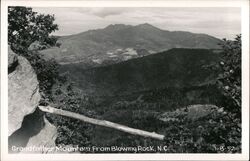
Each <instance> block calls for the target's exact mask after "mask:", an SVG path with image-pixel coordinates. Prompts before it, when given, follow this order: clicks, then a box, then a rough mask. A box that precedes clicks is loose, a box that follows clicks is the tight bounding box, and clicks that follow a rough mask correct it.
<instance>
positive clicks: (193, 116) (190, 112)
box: [159, 104, 221, 122]
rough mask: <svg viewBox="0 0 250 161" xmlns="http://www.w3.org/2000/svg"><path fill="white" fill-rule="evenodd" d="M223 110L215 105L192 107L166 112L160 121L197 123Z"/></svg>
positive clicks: (160, 117)
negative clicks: (189, 121)
mask: <svg viewBox="0 0 250 161" xmlns="http://www.w3.org/2000/svg"><path fill="white" fill-rule="evenodd" d="M220 110H221V109H219V107H217V106H215V105H199V104H198V105H190V106H187V107H185V108H180V109H176V110H175V111H171V112H165V113H163V114H161V115H160V116H159V119H160V120H162V121H164V122H168V121H177V122H178V121H179V118H182V119H184V118H186V119H187V120H192V121H196V120H198V119H199V118H202V117H205V116H207V115H209V114H211V113H213V112H220Z"/></svg>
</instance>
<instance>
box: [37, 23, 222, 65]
mask: <svg viewBox="0 0 250 161" xmlns="http://www.w3.org/2000/svg"><path fill="white" fill-rule="evenodd" d="M58 42H59V43H61V47H60V48H57V47H54V48H50V49H46V50H43V51H41V53H42V54H44V55H45V57H46V58H55V59H56V60H57V61H58V62H59V63H61V64H71V63H79V62H83V63H84V64H85V65H86V66H100V65H105V64H115V63H118V62H121V61H125V60H129V59H132V58H137V57H142V56H146V55H150V54H152V53H157V52H161V51H165V50H168V49H171V48H204V49H218V48H220V47H219V46H218V43H220V42H221V40H219V39H217V38H215V37H212V36H209V35H206V34H195V33H191V32H185V31H167V30H162V29H159V28H157V27H155V26H152V25H150V24H148V23H145V24H140V25H136V26H132V25H124V24H114V25H109V26H107V27H105V28H103V29H97V30H89V31H86V32H82V33H79V34H75V35H70V36H62V37H60V38H59V40H58Z"/></svg>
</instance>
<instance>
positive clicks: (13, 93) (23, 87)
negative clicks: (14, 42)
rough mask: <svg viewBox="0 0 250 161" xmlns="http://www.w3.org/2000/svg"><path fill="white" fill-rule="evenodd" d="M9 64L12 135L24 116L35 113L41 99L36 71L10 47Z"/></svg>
mask: <svg viewBox="0 0 250 161" xmlns="http://www.w3.org/2000/svg"><path fill="white" fill-rule="evenodd" d="M8 58H9V61H8V63H9V65H8V70H9V72H8V73H9V74H8V86H9V88H8V99H9V103H8V118H9V120H8V121H9V124H8V125H9V132H8V135H9V136H10V135H11V134H12V133H13V132H14V131H16V130H17V129H19V128H20V127H21V125H22V121H23V118H24V117H25V116H26V115H28V114H30V113H33V112H34V111H35V109H36V107H37V106H38V103H39V101H40V98H41V96H40V94H39V85H38V81H37V77H36V74H35V71H34V70H33V68H32V67H31V65H30V64H29V62H28V61H27V60H26V59H25V58H24V57H22V56H17V55H16V54H14V53H13V52H12V51H11V49H9V56H8Z"/></svg>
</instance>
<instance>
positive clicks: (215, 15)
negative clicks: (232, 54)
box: [33, 7, 241, 39]
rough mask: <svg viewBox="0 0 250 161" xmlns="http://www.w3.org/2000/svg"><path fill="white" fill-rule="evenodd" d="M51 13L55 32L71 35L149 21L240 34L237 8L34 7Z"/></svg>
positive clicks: (179, 28) (172, 27) (220, 34)
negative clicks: (56, 25) (55, 27)
mask: <svg viewBox="0 0 250 161" xmlns="http://www.w3.org/2000/svg"><path fill="white" fill-rule="evenodd" d="M33 11H36V12H38V13H43V14H54V16H55V23H56V24H58V25H59V30H58V31H56V32H55V33H54V35H59V36H62V35H72V34H77V33H80V32H84V31H87V30H92V29H101V28H105V27H106V26H108V25H110V24H126V25H138V24H143V23H149V24H151V25H153V26H155V27H158V28H160V29H163V30H168V31H189V32H193V33H205V34H208V35H211V36H214V37H217V38H227V39H233V38H234V37H235V35H236V34H240V33H241V10H240V8H236V7H235V8H221V7H213V8H201V7H198V8H197V7H196V8H176V7H175V8H166V7H165V8H164V7H162V8H126V7H123V8H115V7H113V8H107V7H106V8H101V7H98V8H90V7H89V8H75V7H74V8H60V7H54V8H48V7H46V8H45V7H40V8H33Z"/></svg>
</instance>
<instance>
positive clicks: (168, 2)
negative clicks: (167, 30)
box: [0, 0, 249, 161]
mask: <svg viewBox="0 0 250 161" xmlns="http://www.w3.org/2000/svg"><path fill="white" fill-rule="evenodd" d="M11 5H14V6H17V5H21V6H33V7H35V6H36V7H241V9H242V21H241V22H242V24H241V29H242V74H243V76H242V85H243V86H242V102H243V103H242V120H243V122H242V129H243V130H242V153H241V154H178V153H175V154H46V155H44V154H43V155H40V154H8V146H7V145H8V130H7V129H8V125H7V122H8V76H7V75H8V74H7V66H8V56H7V49H8V45H7V33H8V31H7V6H11ZM222 12H223V11H222ZM218 25H219V24H218ZM0 69H1V160H4V161H6V160H26V161H29V160H32V161H33V160H72V159H74V160H248V159H249V158H248V157H249V1H248V0H217V1H216V0H203V1H202V0H199V1H197V0H186V1H184V0H176V1H174V0H165V1H153V0H148V1H144V0H140V1H106V0H104V1H48V0H47V1H28V0H27V1H2V3H1V68H0Z"/></svg>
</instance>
